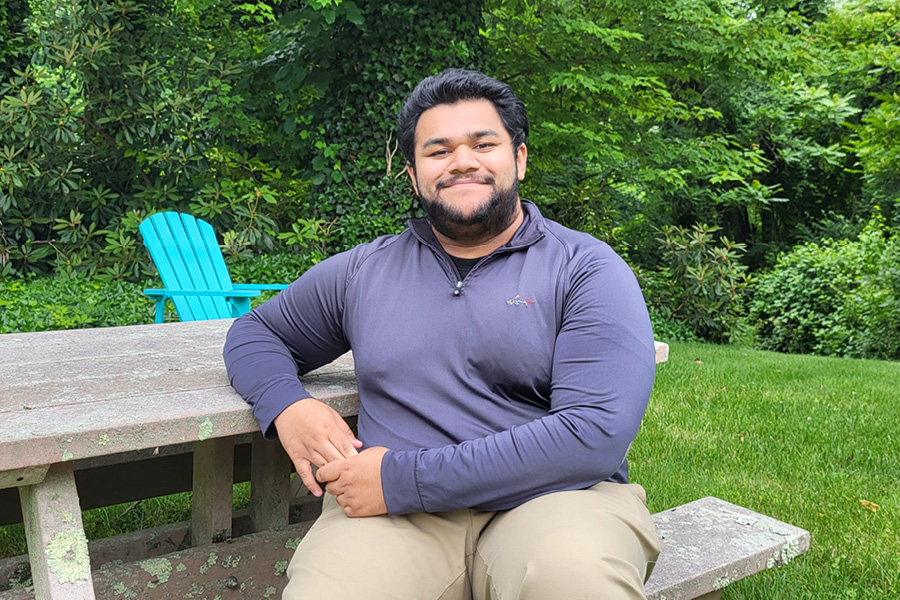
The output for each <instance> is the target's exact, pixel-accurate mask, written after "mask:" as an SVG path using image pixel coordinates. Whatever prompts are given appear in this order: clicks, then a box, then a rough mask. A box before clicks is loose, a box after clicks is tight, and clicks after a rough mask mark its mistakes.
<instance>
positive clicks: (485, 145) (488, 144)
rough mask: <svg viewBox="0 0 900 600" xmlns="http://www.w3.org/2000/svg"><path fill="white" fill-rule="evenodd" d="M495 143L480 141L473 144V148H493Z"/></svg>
mask: <svg viewBox="0 0 900 600" xmlns="http://www.w3.org/2000/svg"><path fill="white" fill-rule="evenodd" d="M496 145H497V144H495V143H493V142H480V143H478V144H475V149H476V150H485V149H490V148H493V147H494V146H496Z"/></svg>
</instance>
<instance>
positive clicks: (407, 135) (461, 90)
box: [397, 69, 528, 167]
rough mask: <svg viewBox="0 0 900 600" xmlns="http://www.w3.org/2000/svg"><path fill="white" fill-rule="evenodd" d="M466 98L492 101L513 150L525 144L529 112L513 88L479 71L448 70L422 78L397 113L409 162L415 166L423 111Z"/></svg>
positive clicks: (399, 134)
mask: <svg viewBox="0 0 900 600" xmlns="http://www.w3.org/2000/svg"><path fill="white" fill-rule="evenodd" d="M462 100H489V101H490V102H491V104H493V105H494V108H496V109H497V113H499V115H500V120H501V121H502V122H503V127H505V128H506V132H507V133H508V134H509V137H511V138H512V144H513V149H516V148H518V147H519V146H520V145H521V144H524V143H525V139H526V138H527V137H528V115H527V114H526V113H525V105H524V104H522V101H521V100H519V99H518V98H517V97H516V95H515V93H513V91H512V88H510V87H509V86H508V85H506V84H505V83H502V82H500V81H497V80H496V79H494V78H493V77H488V76H487V75H485V74H484V73H481V72H479V71H468V70H466V69H447V70H446V71H442V72H440V73H438V74H437V75H432V76H430V77H426V78H425V79H423V80H422V81H420V82H419V85H417V86H416V87H415V89H414V90H413V91H412V92H410V94H409V96H407V98H406V100H405V101H404V102H403V107H402V108H401V109H400V114H399V115H398V116H397V137H398V139H399V142H400V151H401V152H402V153H403V158H404V159H406V164H407V165H410V166H413V167H415V147H416V126H417V125H418V123H419V117H421V116H422V113H423V112H425V111H426V110H428V109H429V108H433V107H435V106H437V105H439V104H456V103H457V102H460V101H462Z"/></svg>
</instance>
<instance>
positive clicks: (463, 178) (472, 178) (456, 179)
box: [434, 175, 494, 191]
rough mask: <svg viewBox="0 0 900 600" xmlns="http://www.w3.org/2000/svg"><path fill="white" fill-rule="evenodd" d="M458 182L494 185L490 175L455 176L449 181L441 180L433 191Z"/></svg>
mask: <svg viewBox="0 0 900 600" xmlns="http://www.w3.org/2000/svg"><path fill="white" fill-rule="evenodd" d="M460 181H465V182H467V183H468V182H472V183H486V184H488V185H493V184H494V178H493V177H491V176H490V175H486V176H484V177H478V176H472V175H455V176H453V177H451V178H450V179H442V180H441V181H438V182H437V183H436V184H435V186H434V189H435V191H439V190H442V189H444V188H445V187H447V186H450V185H453V184H454V183H459V182H460Z"/></svg>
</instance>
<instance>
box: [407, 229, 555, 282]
mask: <svg viewBox="0 0 900 600" xmlns="http://www.w3.org/2000/svg"><path fill="white" fill-rule="evenodd" d="M409 230H410V232H411V233H412V234H413V237H415V238H416V239H418V240H419V242H420V243H422V244H424V245H425V246H427V247H428V248H429V249H430V250H431V251H432V252H434V254H435V255H436V256H437V257H438V260H439V261H441V262H442V263H443V265H444V267H445V271H447V269H449V271H447V273H448V275H450V276H451V282H452V281H456V284H455V285H454V287H453V295H454V296H456V297H459V296H462V288H463V283H465V281H466V279H468V278H469V276H470V275H471V274H472V272H473V271H476V270H478V269H479V268H481V267H482V266H484V265H485V264H487V263H488V262H490V261H491V260H492V259H493V258H494V257H495V256H499V255H501V254H506V253H507V252H515V251H516V250H521V249H523V248H528V247H529V246H532V245H533V244H536V243H537V242H539V241H541V240H542V239H544V237H545V235H546V234H545V233H544V232H541V233H540V234H539V235H538V236H537V238H536V239H533V240H531V241H527V242H524V243H519V244H516V245H515V246H501V247H500V248H497V249H496V250H494V251H493V252H491V253H490V254H488V255H487V256H485V257H483V258H482V260H480V261H478V263H477V264H476V265H475V266H474V267H472V268H471V269H470V270H469V272H468V273H466V276H465V277H460V276H459V270H458V269H457V268H456V265H454V264H453V261H452V260H450V258H449V256H448V255H447V251H446V250H444V249H443V247H440V245H438V246H435V245H434V244H433V243H432V242H431V241H430V240H428V239H425V238H424V237H422V236H421V235H420V234H419V232H418V231H416V229H415V227H414V226H413V224H412V221H410V223H409Z"/></svg>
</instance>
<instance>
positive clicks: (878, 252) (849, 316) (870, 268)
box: [749, 213, 900, 359]
mask: <svg viewBox="0 0 900 600" xmlns="http://www.w3.org/2000/svg"><path fill="white" fill-rule="evenodd" d="M891 233H892V232H891V230H890V229H889V228H887V227H886V226H885V224H884V221H883V219H882V218H881V216H880V215H879V214H877V213H876V215H875V217H873V218H872V220H871V221H870V222H869V224H868V225H867V226H866V227H865V229H864V230H863V231H862V233H861V234H860V235H859V238H858V239H857V240H838V241H833V240H826V241H824V242H822V243H808V244H804V245H802V246H797V247H796V248H794V249H793V250H792V251H791V252H790V253H788V254H785V255H782V256H781V257H780V258H779V259H778V262H777V264H776V265H775V267H774V268H773V269H772V270H771V271H769V272H768V273H765V274H764V275H762V276H760V278H759V281H758V285H757V286H756V290H755V293H754V296H753V300H752V302H751V303H750V314H749V317H750V320H751V322H752V323H753V324H754V325H755V327H756V336H757V343H758V344H759V345H761V346H762V347H763V348H766V349H771V350H779V351H782V352H798V353H808V352H811V353H816V354H824V355H834V356H855V357H876V358H894V359H896V358H900V270H898V266H897V261H898V259H900V239H898V237H897V235H896V234H894V235H893V236H892V235H891Z"/></svg>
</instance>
